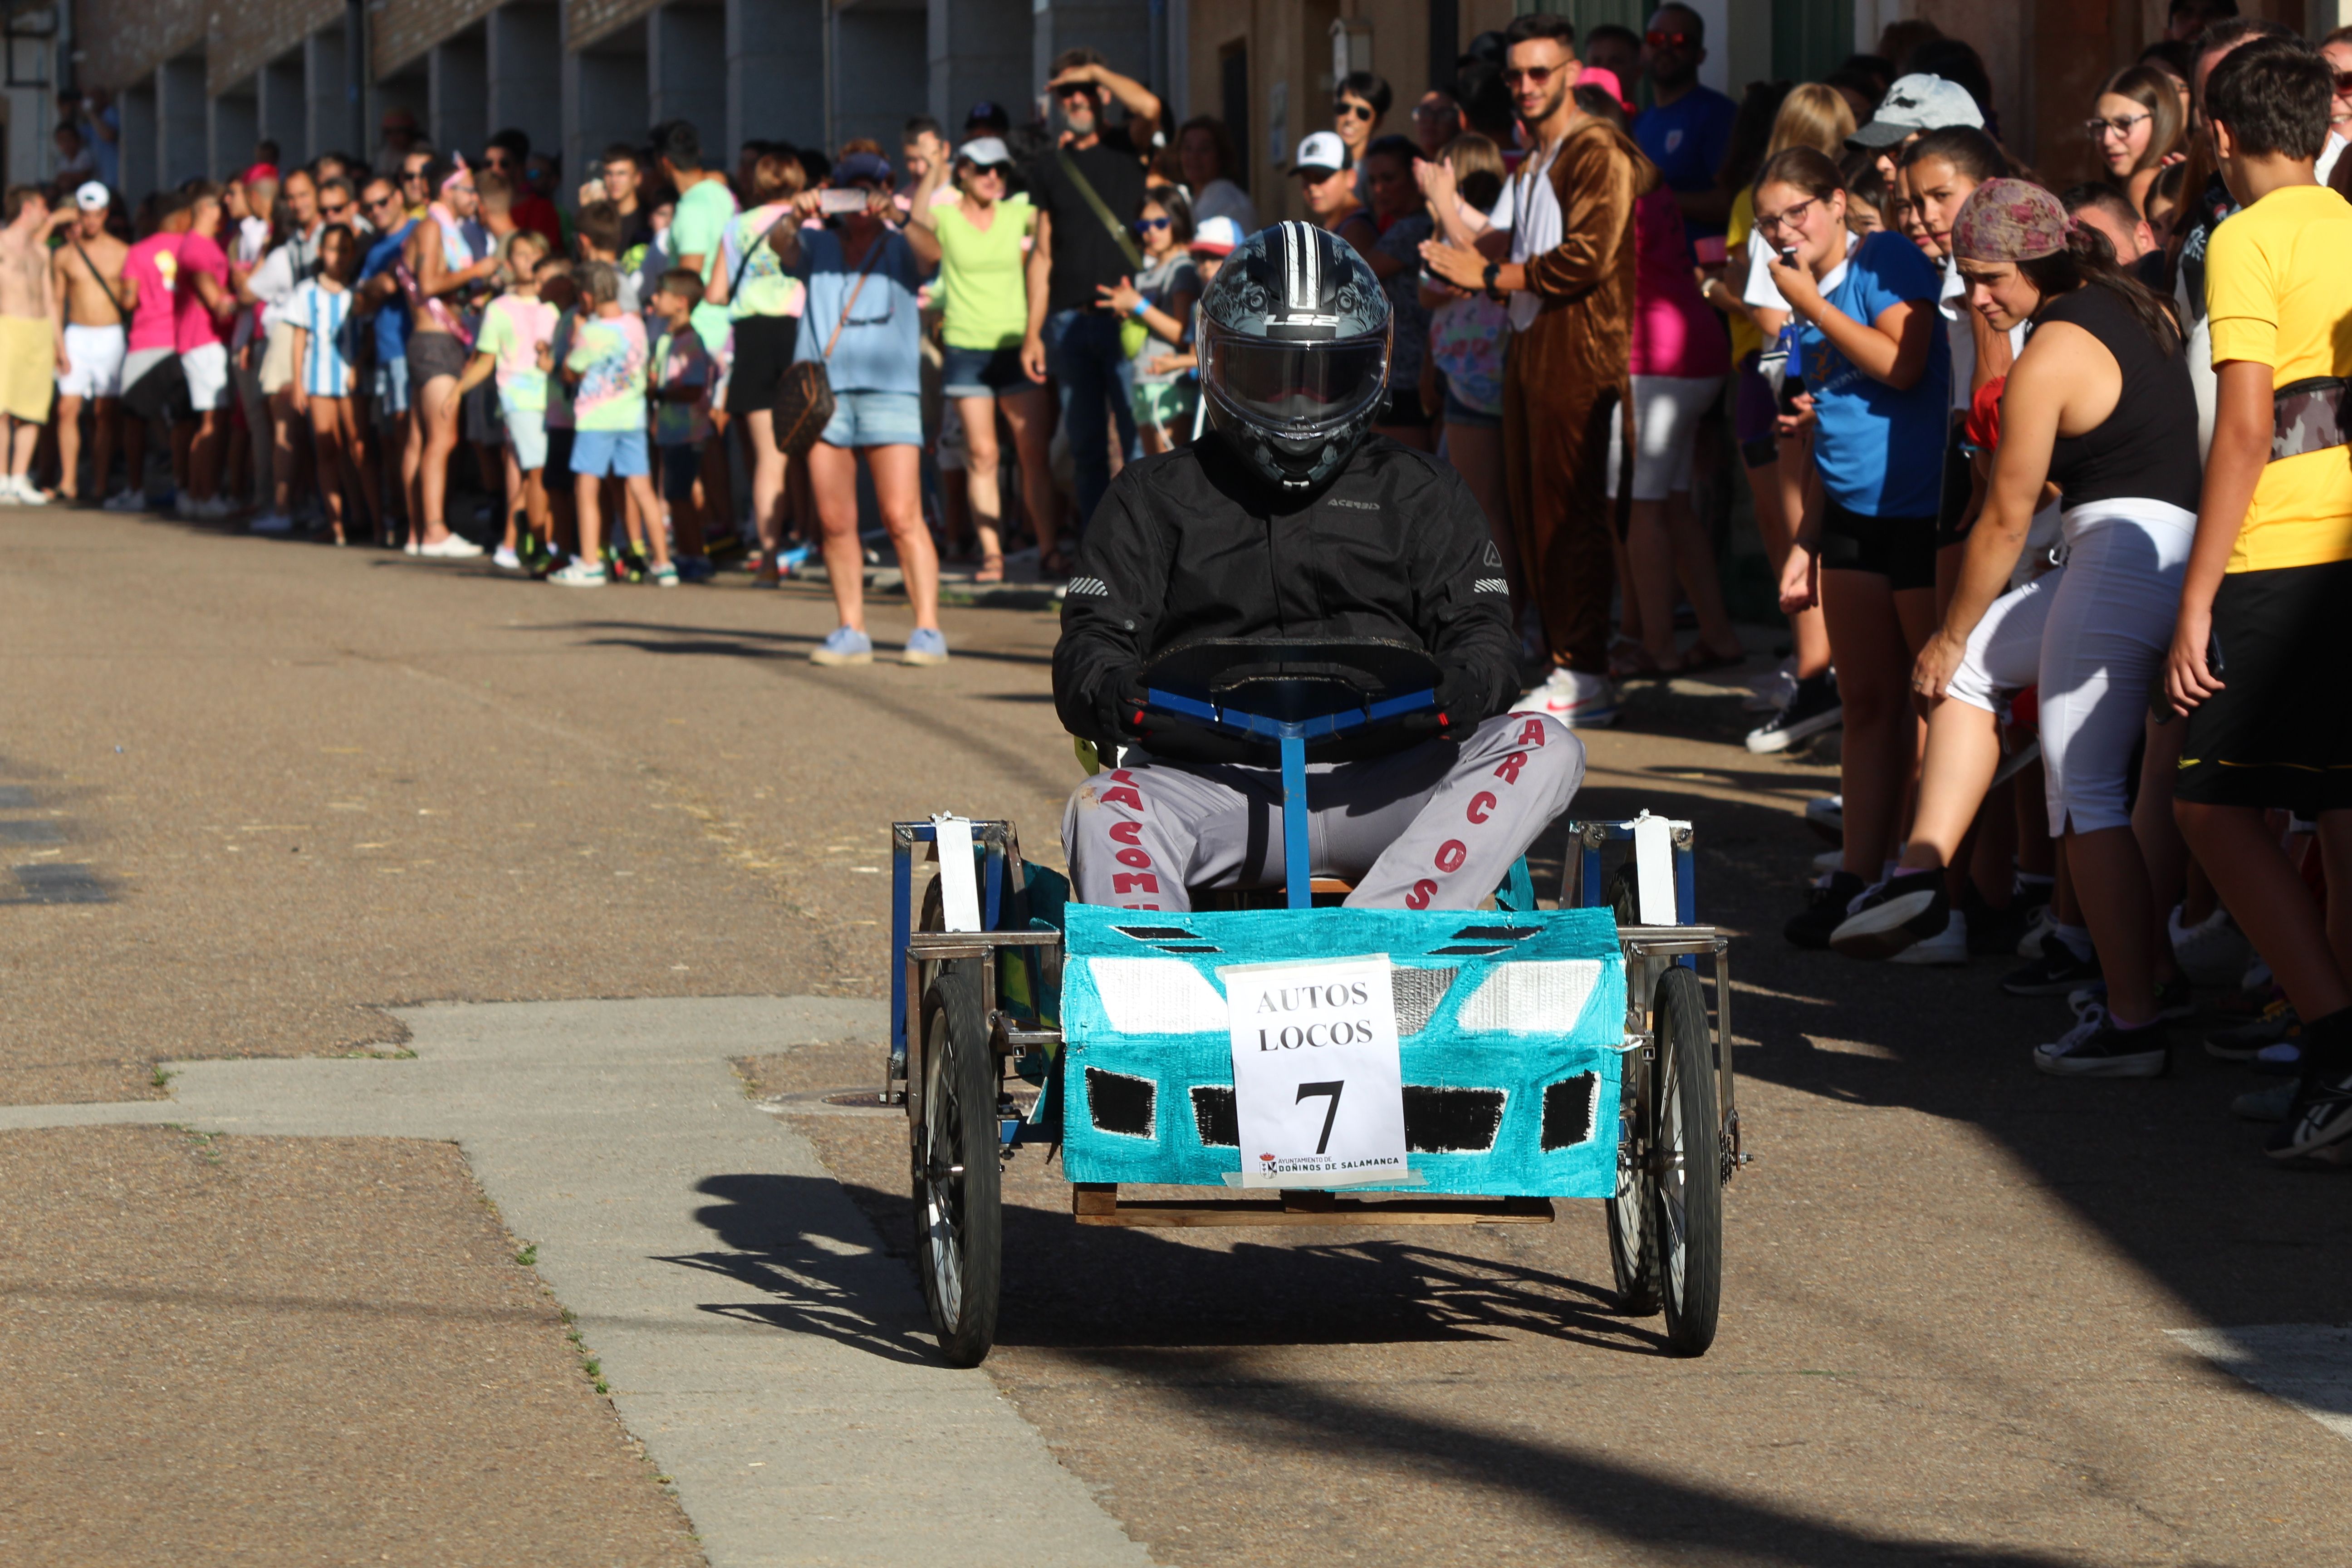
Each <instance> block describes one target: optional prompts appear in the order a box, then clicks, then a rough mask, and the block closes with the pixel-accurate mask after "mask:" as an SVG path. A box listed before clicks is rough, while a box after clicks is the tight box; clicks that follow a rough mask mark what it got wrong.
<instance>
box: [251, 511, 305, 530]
mask: <svg viewBox="0 0 2352 1568" xmlns="http://www.w3.org/2000/svg"><path fill="white" fill-rule="evenodd" d="M246 527H247V528H248V529H250V530H252V531H254V532H256V533H291V532H293V531H294V520H293V519H292V518H290V517H289V516H287V515H286V514H285V513H284V512H282V511H265V512H263V513H262V514H261V515H260V516H259V517H257V518H255V519H254V520H253V521H251V522H249V523H247V524H246Z"/></svg>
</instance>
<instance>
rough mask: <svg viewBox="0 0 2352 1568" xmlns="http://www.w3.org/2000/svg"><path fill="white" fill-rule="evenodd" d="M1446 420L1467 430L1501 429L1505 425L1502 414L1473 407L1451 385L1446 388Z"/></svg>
mask: <svg viewBox="0 0 2352 1568" xmlns="http://www.w3.org/2000/svg"><path fill="white" fill-rule="evenodd" d="M1445 422H1446V423H1447V424H1448V425H1459V426H1462V427H1463V428H1464V429H1465V430H1500V429H1501V428H1502V427H1503V416H1501V415H1499V414H1488V413H1486V412H1485V411H1484V410H1482V409H1477V408H1473V407H1471V406H1470V405H1468V404H1466V403H1465V402H1463V401H1462V400H1461V399H1460V398H1458V397H1456V396H1454V388H1453V387H1451V386H1448V387H1447V388H1446V389H1445Z"/></svg>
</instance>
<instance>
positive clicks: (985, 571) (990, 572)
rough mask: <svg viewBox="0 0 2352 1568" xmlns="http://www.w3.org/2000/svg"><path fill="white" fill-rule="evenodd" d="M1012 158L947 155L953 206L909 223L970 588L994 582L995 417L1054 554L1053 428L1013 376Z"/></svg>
mask: <svg viewBox="0 0 2352 1568" xmlns="http://www.w3.org/2000/svg"><path fill="white" fill-rule="evenodd" d="M1012 169H1013V153H1012V151H1011V150H1010V149H1009V148H1007V147H1006V146H1005V145H1004V143H1003V141H1002V140H1001V139H999V138H997V137H994V136H981V137H975V138H974V139H973V140H971V141H970V142H965V143H964V144H963V145H962V146H961V148H959V149H957V151H956V155H955V183H956V189H957V191H958V193H959V195H958V199H957V200H955V201H953V202H949V203H943V204H941V205H937V206H930V207H920V208H919V209H918V210H917V211H915V212H913V213H911V214H909V215H908V217H909V220H910V221H911V222H913V223H915V224H917V225H919V226H921V227H924V228H928V229H929V230H930V231H931V232H932V233H934V234H936V235H938V236H939V240H940V281H939V299H940V310H941V321H940V347H941V349H942V350H943V351H944V357H945V360H946V363H945V365H944V367H943V370H942V374H941V376H940V389H941V390H942V391H943V392H944V393H945V394H946V395H948V396H950V397H951V398H953V399H954V400H955V407H956V415H957V417H958V418H960V419H961V421H962V422H963V439H964V453H965V458H964V484H965V487H966V494H967V497H968V499H969V500H970V502H971V517H972V527H973V531H975V532H977V533H978V534H979V535H980V554H981V561H980V571H979V574H977V575H976V576H975V577H974V578H973V579H972V580H973V581H974V582H977V583H1002V582H1003V581H1004V542H1003V540H1004V536H1003V517H1004V503H1003V497H1002V496H1001V494H1000V493H999V490H998V486H997V471H998V465H999V462H1000V458H999V456H998V447H997V442H996V416H997V415H998V414H999V413H1000V412H1001V413H1002V414H1003V416H1004V422H1005V424H1006V425H1008V426H1011V427H1012V430H1013V447H1014V448H1015V450H1016V451H1017V452H1018V453H1019V454H1020V459H1021V493H1022V499H1023V500H1024V501H1025V502H1026V503H1027V506H1028V509H1029V521H1030V523H1031V525H1032V526H1033V527H1034V529H1035V530H1036V532H1037V550H1038V554H1039V556H1040V558H1041V559H1042V558H1043V557H1045V556H1046V555H1050V554H1052V553H1053V550H1054V511H1053V507H1054V477H1053V471H1052V469H1051V468H1050V467H1049V465H1048V461H1047V456H1046V442H1047V441H1048V439H1049V438H1050V436H1051V432H1052V429H1053V421H1052V418H1051V411H1050V409H1049V408H1048V406H1047V405H1046V402H1045V388H1044V387H1042V386H1038V385H1036V384H1034V383H1032V382H1031V381H1030V380H1029V378H1028V377H1027V376H1026V375H1024V374H1022V371H1021V340H1022V338H1023V337H1024V335H1026V333H1027V332H1028V330H1029V294H1028V282H1027V271H1028V268H1027V261H1028V255H1029V246H1030V241H1031V237H1032V236H1033V235H1034V233H1035V230H1036V226H1037V215H1036V214H1035V212H1034V211H1033V210H1032V209H1031V207H1030V205H1029V200H1028V198H1027V197H1025V196H1007V195H1005V194H1004V192H1005V186H1006V184H1007V183H1008V177H1009V176H1010V174H1011V173H1012Z"/></svg>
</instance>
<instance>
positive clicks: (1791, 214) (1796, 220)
mask: <svg viewBox="0 0 2352 1568" xmlns="http://www.w3.org/2000/svg"><path fill="white" fill-rule="evenodd" d="M1814 200H1815V198H1814V197H1811V196H1807V197H1806V198H1805V199H1804V200H1803V201H1801V202H1799V203H1798V204H1797V205H1794V206H1789V207H1782V208H1781V209H1780V211H1779V212H1776V213H1758V214H1757V215H1756V229H1757V232H1758V233H1759V234H1801V233H1802V232H1803V231H1804V226H1805V219H1806V218H1807V217H1809V216H1811V214H1812V210H1813V202H1814Z"/></svg>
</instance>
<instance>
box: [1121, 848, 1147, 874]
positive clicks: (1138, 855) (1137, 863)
mask: <svg viewBox="0 0 2352 1568" xmlns="http://www.w3.org/2000/svg"><path fill="white" fill-rule="evenodd" d="M1118 863H1119V864H1120V865H1122V866H1132V867H1134V868H1136V869H1138V870H1141V869H1143V868H1145V867H1147V866H1149V865H1150V864H1151V857H1150V856H1149V855H1147V854H1145V853H1144V852H1143V851H1142V850H1140V849H1122V850H1120V851H1119V852H1118Z"/></svg>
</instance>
